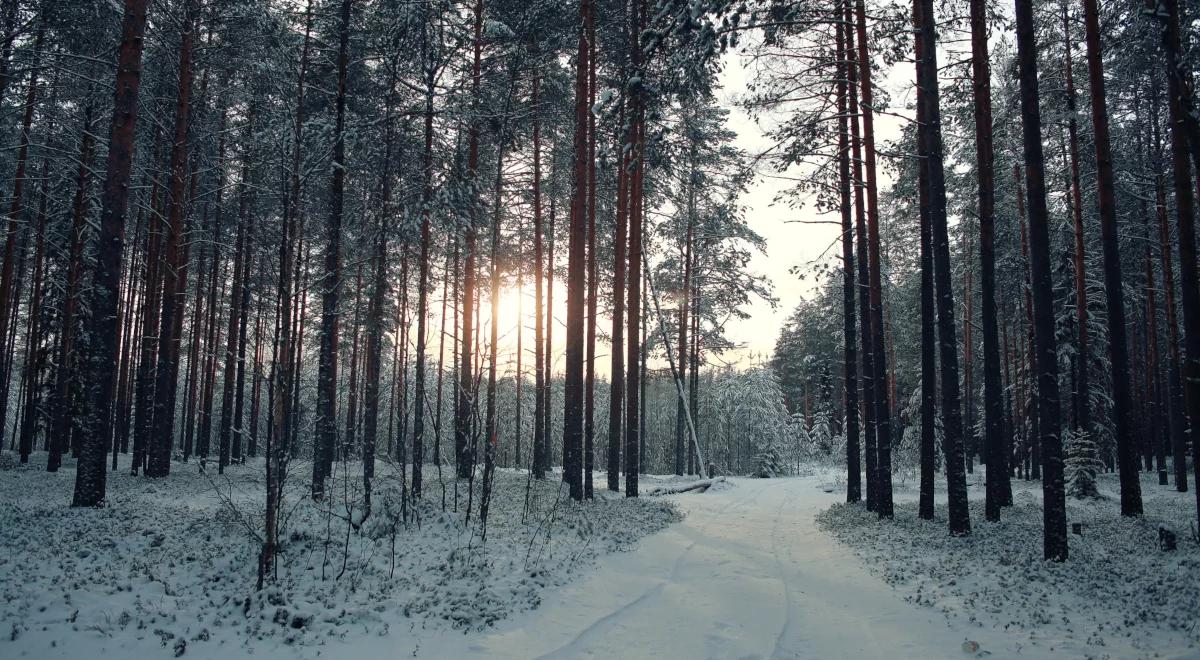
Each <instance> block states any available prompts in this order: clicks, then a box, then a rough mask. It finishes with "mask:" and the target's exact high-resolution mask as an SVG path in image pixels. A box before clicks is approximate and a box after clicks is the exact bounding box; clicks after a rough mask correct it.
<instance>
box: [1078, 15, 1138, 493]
mask: <svg viewBox="0 0 1200 660" xmlns="http://www.w3.org/2000/svg"><path fill="white" fill-rule="evenodd" d="M1083 18H1084V26H1085V34H1086V37H1087V61H1088V82H1089V83H1090V87H1091V90H1092V130H1093V132H1094V133H1095V143H1096V184H1097V187H1098V189H1099V201H1100V231H1101V242H1100V243H1101V246H1102V247H1103V250H1104V289H1105V293H1106V298H1107V302H1108V353H1109V361H1110V365H1111V371H1112V390H1113V391H1112V394H1113V426H1114V429H1113V430H1114V432H1115V434H1116V436H1117V438H1116V440H1117V455H1118V465H1119V467H1120V472H1121V474H1120V476H1121V515H1124V516H1140V515H1141V514H1142V487H1141V482H1140V481H1139V480H1138V474H1137V449H1136V447H1135V446H1134V439H1133V436H1132V429H1131V428H1130V427H1131V419H1130V394H1129V349H1128V347H1127V344H1126V338H1125V332H1126V331H1125V295H1124V292H1123V290H1122V283H1121V254H1120V248H1119V246H1118V240H1119V239H1118V236H1117V202H1116V182H1115V180H1114V176H1113V160H1112V147H1111V145H1110V142H1109V136H1108V101H1107V97H1106V96H1105V92H1104V63H1103V61H1102V60H1101V54H1100V17H1099V9H1098V7H1097V4H1096V0H1083Z"/></svg>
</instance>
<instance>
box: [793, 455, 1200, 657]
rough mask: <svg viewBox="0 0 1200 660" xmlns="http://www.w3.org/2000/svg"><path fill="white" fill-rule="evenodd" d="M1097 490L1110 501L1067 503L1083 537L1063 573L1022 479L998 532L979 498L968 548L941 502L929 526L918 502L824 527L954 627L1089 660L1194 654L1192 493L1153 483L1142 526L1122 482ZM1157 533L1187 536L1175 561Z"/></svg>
mask: <svg viewBox="0 0 1200 660" xmlns="http://www.w3.org/2000/svg"><path fill="white" fill-rule="evenodd" d="M979 479H980V486H981V485H982V476H980V477H979ZM1097 482H1098V484H1099V486H1100V490H1101V493H1102V495H1104V496H1105V497H1104V498H1103V499H1099V500H1074V499H1068V501H1067V520H1068V523H1082V531H1083V534H1082V535H1075V534H1070V535H1069V538H1068V542H1069V544H1070V546H1069V547H1070V559H1069V560H1068V561H1067V562H1065V563H1056V562H1048V561H1044V560H1043V559H1042V504H1041V491H1040V484H1039V483H1038V482H1022V481H1017V480H1014V482H1013V488H1014V500H1015V502H1014V506H1012V507H1009V508H1005V509H1004V510H1003V513H1002V519H1001V522H999V523H989V522H986V521H985V520H984V511H983V502H982V501H981V500H979V499H978V498H977V497H973V499H972V500H971V502H970V505H971V523H972V528H971V535H970V536H968V537H964V538H954V537H951V536H950V535H949V534H948V533H947V531H946V515H947V514H946V507H945V503H944V502H939V506H938V507H937V512H936V519H935V520H934V521H925V520H920V519H919V518H917V505H916V502H915V501H914V500H913V499H911V498H910V497H902V498H900V499H898V500H897V502H896V511H895V519H894V520H892V521H890V522H887V521H880V520H878V517H877V516H876V514H874V513H871V512H868V511H867V510H866V508H865V507H864V506H863V505H862V504H853V505H850V504H835V505H834V506H832V507H830V508H829V509H827V510H826V511H824V512H822V513H821V514H820V515H819V516H818V518H817V522H818V525H819V526H820V527H821V528H822V529H824V530H826V531H828V532H829V533H831V534H832V535H833V536H834V537H836V538H837V539H838V540H839V541H841V542H842V543H844V544H846V545H848V546H849V547H850V548H852V549H853V550H854V552H855V553H856V554H857V555H859V557H861V558H862V559H863V560H864V563H865V564H866V565H867V567H868V568H869V569H870V570H872V571H873V572H875V573H876V574H877V575H879V576H880V577H882V578H883V579H884V580H885V581H886V582H888V583H889V584H891V585H892V586H893V587H895V588H896V589H898V590H899V591H900V592H901V593H902V594H903V595H904V597H905V599H907V600H908V601H909V602H912V603H916V604H920V605H924V606H928V607H932V608H935V609H938V610H941V611H942V612H943V613H945V615H946V616H947V617H949V618H951V619H958V620H965V621H967V622H969V623H972V624H975V625H979V626H982V627H986V628H991V629H995V630H1004V631H1006V632H1008V633H1010V634H1020V635H1023V636H1026V637H1027V638H1028V639H1029V641H1030V642H1031V643H1032V644H1034V645H1037V646H1039V647H1042V648H1048V649H1050V650H1052V651H1059V652H1069V653H1074V654H1083V655H1087V656H1089V657H1133V656H1138V657H1141V656H1147V655H1151V654H1166V655H1186V656H1191V655H1193V654H1195V653H1197V649H1200V627H1198V626H1197V625H1196V615H1197V612H1200V545H1198V544H1196V543H1193V542H1191V541H1190V540H1187V539H1186V536H1187V530H1188V524H1189V522H1190V521H1191V520H1193V519H1194V516H1195V500H1194V499H1193V496H1192V494H1191V493H1177V492H1175V491H1174V490H1173V489H1172V488H1169V487H1166V486H1159V485H1158V484H1157V479H1156V477H1155V475H1148V476H1147V477H1146V478H1145V479H1143V481H1142V492H1143V497H1144V503H1145V510H1146V514H1145V516H1144V517H1142V518H1123V517H1121V515H1120V510H1119V507H1118V505H1117V502H1119V498H1118V497H1117V494H1116V492H1115V491H1116V488H1117V477H1116V475H1114V474H1102V475H1099V476H1098V477H1097ZM973 490H977V491H982V487H980V488H978V489H973ZM972 495H973V496H977V495H980V493H978V492H973V493H972ZM1160 526H1162V527H1166V528H1168V529H1170V530H1173V531H1175V532H1176V533H1178V534H1179V535H1180V538H1181V541H1180V543H1179V546H1178V549H1177V550H1175V551H1174V552H1163V551H1160V550H1159V547H1158V530H1159V527H1160Z"/></svg>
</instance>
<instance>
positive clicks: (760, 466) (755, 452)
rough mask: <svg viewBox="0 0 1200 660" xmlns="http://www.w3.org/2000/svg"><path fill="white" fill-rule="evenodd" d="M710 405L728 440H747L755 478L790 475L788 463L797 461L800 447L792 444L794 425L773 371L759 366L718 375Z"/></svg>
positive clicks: (720, 428)
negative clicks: (795, 459) (752, 458)
mask: <svg viewBox="0 0 1200 660" xmlns="http://www.w3.org/2000/svg"><path fill="white" fill-rule="evenodd" d="M710 405H711V412H712V414H713V416H714V417H715V418H716V420H717V423H718V427H719V430H720V432H721V433H722V434H723V435H724V436H725V437H726V438H739V439H741V438H744V439H745V447H746V449H747V451H748V452H749V453H750V455H751V456H753V457H754V463H753V464H754V466H755V467H754V473H755V474H756V475H758V476H761V477H774V476H779V475H783V474H788V473H789V472H791V466H790V462H791V461H790V460H789V459H793V460H794V456H795V452H796V451H797V449H798V443H796V442H792V441H791V439H792V438H793V437H794V432H793V425H792V423H791V417H790V415H788V411H787V406H785V405H784V401H783V390H782V389H780V387H779V379H778V378H777V377H776V376H775V372H774V371H772V370H771V369H770V368H769V367H761V366H759V367H753V368H750V369H746V370H744V371H734V370H728V371H725V372H722V373H720V374H718V375H717V377H716V378H715V379H714V381H713V384H712V396H711V399H710ZM740 444H741V443H739V445H740ZM789 455H791V456H789Z"/></svg>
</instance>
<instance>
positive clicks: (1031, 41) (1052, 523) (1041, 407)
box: [1016, 0, 1067, 561]
mask: <svg viewBox="0 0 1200 660" xmlns="http://www.w3.org/2000/svg"><path fill="white" fill-rule="evenodd" d="M1016 24H1017V72H1018V79H1019V82H1020V90H1021V120H1022V121H1021V124H1022V136H1023V138H1024V140H1023V142H1024V156H1025V188H1026V192H1027V194H1028V197H1029V253H1030V262H1031V263H1030V269H1031V271H1032V276H1031V278H1030V283H1031V284H1032V288H1033V309H1034V341H1035V347H1036V349H1037V388H1038V390H1037V392H1038V396H1037V406H1038V410H1037V414H1038V418H1039V419H1038V422H1039V428H1040V432H1041V450H1042V451H1041V453H1042V456H1041V458H1042V467H1043V468H1044V470H1045V474H1044V475H1043V478H1042V497H1043V507H1042V508H1043V524H1044V526H1045V531H1044V536H1043V550H1044V554H1045V557H1046V559H1051V560H1055V561H1066V559H1067V519H1066V499H1065V493H1064V489H1063V458H1062V439H1061V438H1060V437H1059V426H1060V410H1059V393H1058V361H1057V352H1056V346H1055V337H1054V290H1053V281H1052V279H1051V273H1050V235H1049V226H1048V225H1049V212H1048V210H1047V208H1046V182H1045V172H1044V167H1045V160H1044V157H1043V154H1042V118H1041V110H1040V108H1039V107H1038V79H1037V51H1036V48H1037V43H1036V37H1035V35H1034V22H1033V4H1032V2H1031V0H1016Z"/></svg>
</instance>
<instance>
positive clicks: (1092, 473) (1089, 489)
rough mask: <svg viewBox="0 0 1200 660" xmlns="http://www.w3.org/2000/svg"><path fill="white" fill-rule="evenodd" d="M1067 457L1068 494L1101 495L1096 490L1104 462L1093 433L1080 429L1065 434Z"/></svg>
mask: <svg viewBox="0 0 1200 660" xmlns="http://www.w3.org/2000/svg"><path fill="white" fill-rule="evenodd" d="M1064 435H1065V436H1066V437H1065V440H1066V442H1065V443H1064V444H1066V446H1067V458H1066V462H1065V465H1064V466H1063V469H1064V472H1065V476H1066V481H1067V495H1070V496H1071V497H1075V498H1079V499H1082V498H1085V497H1100V492H1099V491H1098V490H1096V475H1097V474H1100V473H1101V472H1103V471H1104V463H1103V461H1101V460H1100V456H1099V453H1098V452H1097V450H1096V442H1095V440H1093V439H1092V435H1091V434H1090V433H1088V432H1086V431H1081V430H1079V429H1075V430H1069V431H1067V432H1066V433H1065V434H1064Z"/></svg>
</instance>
